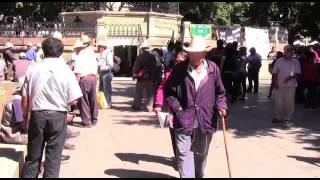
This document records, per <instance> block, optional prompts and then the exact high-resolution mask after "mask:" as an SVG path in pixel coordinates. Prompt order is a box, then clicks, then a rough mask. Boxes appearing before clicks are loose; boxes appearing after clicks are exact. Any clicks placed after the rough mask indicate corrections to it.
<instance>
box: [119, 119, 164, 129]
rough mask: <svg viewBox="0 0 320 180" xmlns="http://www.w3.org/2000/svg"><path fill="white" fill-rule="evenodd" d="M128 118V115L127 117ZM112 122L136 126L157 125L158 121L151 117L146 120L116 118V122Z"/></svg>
mask: <svg viewBox="0 0 320 180" xmlns="http://www.w3.org/2000/svg"><path fill="white" fill-rule="evenodd" d="M129 118H130V117H129ZM113 124H123V125H138V126H152V127H155V128H157V127H159V128H160V126H159V123H158V122H157V121H154V120H152V119H147V120H117V122H116V123H113Z"/></svg>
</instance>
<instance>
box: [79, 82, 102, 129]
mask: <svg viewBox="0 0 320 180" xmlns="http://www.w3.org/2000/svg"><path fill="white" fill-rule="evenodd" d="M79 86H80V88H81V91H82V94H83V96H82V98H81V99H80V107H79V109H80V116H81V119H82V122H83V123H84V124H85V125H89V124H92V123H96V122H97V120H98V101H97V89H96V87H97V79H96V77H95V76H86V77H83V78H81V79H80V81H79Z"/></svg>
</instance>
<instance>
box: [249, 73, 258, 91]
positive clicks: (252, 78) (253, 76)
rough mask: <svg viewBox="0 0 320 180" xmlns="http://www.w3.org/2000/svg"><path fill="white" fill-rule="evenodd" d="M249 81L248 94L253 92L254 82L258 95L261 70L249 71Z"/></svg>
mask: <svg viewBox="0 0 320 180" xmlns="http://www.w3.org/2000/svg"><path fill="white" fill-rule="evenodd" d="M248 80H249V87H248V92H252V82H254V92H255V93H257V92H258V88H259V70H255V69H249V70H248Z"/></svg>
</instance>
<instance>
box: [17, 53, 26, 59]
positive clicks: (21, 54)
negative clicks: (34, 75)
mask: <svg viewBox="0 0 320 180" xmlns="http://www.w3.org/2000/svg"><path fill="white" fill-rule="evenodd" d="M26 57H27V54H26V53H24V52H21V53H20V54H19V58H22V59H24V58H26Z"/></svg>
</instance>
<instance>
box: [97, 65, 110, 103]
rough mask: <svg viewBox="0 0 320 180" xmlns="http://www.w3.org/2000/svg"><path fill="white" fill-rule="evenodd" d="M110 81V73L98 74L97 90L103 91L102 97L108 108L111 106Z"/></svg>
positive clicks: (102, 72)
mask: <svg viewBox="0 0 320 180" xmlns="http://www.w3.org/2000/svg"><path fill="white" fill-rule="evenodd" d="M112 79H113V74H112V72H111V71H101V72H100V88H99V89H100V90H102V91H103V93H104V97H105V98H106V101H107V105H108V106H110V105H111V95H112V85H111V81H112Z"/></svg>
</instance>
